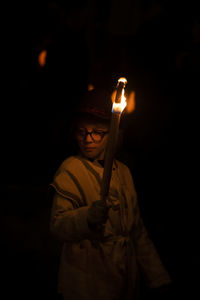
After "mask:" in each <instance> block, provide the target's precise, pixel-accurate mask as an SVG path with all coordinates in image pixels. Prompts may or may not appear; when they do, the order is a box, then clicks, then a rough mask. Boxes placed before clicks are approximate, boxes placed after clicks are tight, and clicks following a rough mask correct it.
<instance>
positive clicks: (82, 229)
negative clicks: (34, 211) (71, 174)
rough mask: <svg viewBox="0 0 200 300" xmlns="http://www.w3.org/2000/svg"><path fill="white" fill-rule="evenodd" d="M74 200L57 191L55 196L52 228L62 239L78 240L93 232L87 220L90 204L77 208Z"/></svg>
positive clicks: (87, 236)
mask: <svg viewBox="0 0 200 300" xmlns="http://www.w3.org/2000/svg"><path fill="white" fill-rule="evenodd" d="M72 200H73V199H69V198H68V199H67V198H64V197H63V196H61V195H59V194H58V193H57V192H56V193H55V195H54V197H53V206H52V213H51V221H50V230H51V232H52V233H53V234H54V235H55V236H56V237H57V238H58V239H59V240H61V241H69V242H78V241H80V240H84V239H88V238H90V237H91V234H92V233H91V231H90V228H89V227H88V222H87V214H88V206H83V207H78V208H75V207H74V206H73V204H72V203H73V201H72Z"/></svg>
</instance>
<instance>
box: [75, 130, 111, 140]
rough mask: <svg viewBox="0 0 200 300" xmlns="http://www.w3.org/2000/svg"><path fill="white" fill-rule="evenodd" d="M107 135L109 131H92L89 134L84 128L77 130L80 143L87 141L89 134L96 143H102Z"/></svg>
mask: <svg viewBox="0 0 200 300" xmlns="http://www.w3.org/2000/svg"><path fill="white" fill-rule="evenodd" d="M107 133H108V131H103V130H92V131H90V132H89V131H87V130H85V129H83V128H79V129H77V130H76V136H77V138H78V139H79V140H80V141H83V140H85V139H86V137H87V135H88V134H89V135H90V136H91V139H92V140H93V142H94V143H100V142H101V141H102V139H103V138H104V136H105V135H106V134H107Z"/></svg>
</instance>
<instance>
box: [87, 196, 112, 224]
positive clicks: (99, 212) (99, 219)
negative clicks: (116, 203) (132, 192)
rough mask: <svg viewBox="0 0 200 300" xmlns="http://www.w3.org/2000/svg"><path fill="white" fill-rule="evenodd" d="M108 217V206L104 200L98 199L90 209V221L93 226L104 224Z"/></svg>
mask: <svg viewBox="0 0 200 300" xmlns="http://www.w3.org/2000/svg"><path fill="white" fill-rule="evenodd" d="M107 218H108V207H107V205H106V202H105V201H103V200H97V201H95V202H93V203H92V204H91V206H90V207H89V209H88V223H89V224H90V225H91V226H98V225H103V224H105V223H106V220H107Z"/></svg>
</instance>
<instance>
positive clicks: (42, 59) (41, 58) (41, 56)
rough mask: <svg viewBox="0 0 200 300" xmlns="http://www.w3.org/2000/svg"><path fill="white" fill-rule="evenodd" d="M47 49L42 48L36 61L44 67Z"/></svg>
mask: <svg viewBox="0 0 200 300" xmlns="http://www.w3.org/2000/svg"><path fill="white" fill-rule="evenodd" d="M46 57H47V50H42V51H41V52H40V54H39V55H38V63H39V65H40V66H41V67H44V66H45V64H46Z"/></svg>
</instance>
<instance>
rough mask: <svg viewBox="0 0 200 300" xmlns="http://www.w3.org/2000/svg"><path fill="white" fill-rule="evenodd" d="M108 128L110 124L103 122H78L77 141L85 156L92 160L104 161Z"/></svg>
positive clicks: (84, 120) (85, 120)
mask: <svg viewBox="0 0 200 300" xmlns="http://www.w3.org/2000/svg"><path fill="white" fill-rule="evenodd" d="M108 128H109V126H108V124H107V123H105V122H103V121H94V120H90V119H83V120H79V121H78V123H77V127H76V140H77V143H78V146H79V149H80V151H81V153H82V155H83V156H85V157H87V158H90V159H104V153H105V147H106V144H107V138H108ZM92 132H93V134H92V136H91V135H90V134H89V133H92ZM96 137H97V141H96ZM94 138H95V140H94Z"/></svg>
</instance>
